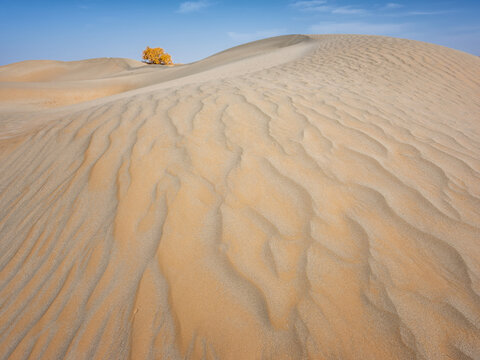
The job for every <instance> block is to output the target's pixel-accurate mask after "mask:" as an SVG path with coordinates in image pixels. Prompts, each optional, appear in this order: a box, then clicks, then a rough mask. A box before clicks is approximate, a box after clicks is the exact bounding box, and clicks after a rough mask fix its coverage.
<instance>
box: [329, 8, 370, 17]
mask: <svg viewBox="0 0 480 360" xmlns="http://www.w3.org/2000/svg"><path fill="white" fill-rule="evenodd" d="M366 12H367V11H366V10H365V9H357V8H353V7H351V6H341V7H337V8H334V9H332V14H342V15H349V14H365V13H366Z"/></svg>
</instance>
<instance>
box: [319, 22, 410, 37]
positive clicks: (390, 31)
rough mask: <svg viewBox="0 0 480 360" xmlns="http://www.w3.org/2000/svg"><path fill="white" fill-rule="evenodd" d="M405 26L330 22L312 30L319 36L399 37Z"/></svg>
mask: <svg viewBox="0 0 480 360" xmlns="http://www.w3.org/2000/svg"><path fill="white" fill-rule="evenodd" d="M404 27H405V25H404V24H370V23H361V22H348V23H336V22H329V23H323V24H317V25H312V26H311V27H310V30H311V31H312V32H313V33H317V34H362V35H398V34H399V33H400V32H402V31H403V29H404Z"/></svg>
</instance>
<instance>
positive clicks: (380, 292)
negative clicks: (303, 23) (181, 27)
mask: <svg viewBox="0 0 480 360" xmlns="http://www.w3.org/2000/svg"><path fill="white" fill-rule="evenodd" d="M87 100H88V101H87ZM479 295H480V58H478V57H475V56H473V55H469V54H466V53H462V52H459V51H455V50H452V49H448V48H445V47H441V46H437V45H432V44H428V43H422V42H416V41H410V40H403V39H396V38H388V37H375V36H360V35H322V36H320V35H319V36H301V35H298V36H284V37H277V38H272V39H266V40H262V41H259V42H254V43H250V44H246V45H242V46H240V47H237V48H233V49H230V50H227V51H225V52H222V53H219V54H216V55H213V56H211V57H209V58H207V59H205V60H202V61H199V62H197V63H193V64H187V65H180V66H175V67H161V66H147V65H145V64H142V63H139V62H136V61H133V60H128V59H92V60H85V61H78V62H68V63H65V62H57V61H29V62H22V63H17V64H12V65H7V66H2V67H0V359H27V358H28V359H129V358H131V359H260V358H265V359H306V358H309V359H480V296H479Z"/></svg>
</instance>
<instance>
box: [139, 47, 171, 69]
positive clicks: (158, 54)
mask: <svg viewBox="0 0 480 360" xmlns="http://www.w3.org/2000/svg"><path fill="white" fill-rule="evenodd" d="M142 58H143V60H145V62H146V63H147V64H161V65H171V64H173V62H172V57H171V56H170V55H168V54H167V53H166V52H164V51H163V49H162V48H159V47H157V48H151V47H149V46H147V48H146V49H145V50H143V56H142Z"/></svg>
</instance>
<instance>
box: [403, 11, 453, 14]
mask: <svg viewBox="0 0 480 360" xmlns="http://www.w3.org/2000/svg"><path fill="white" fill-rule="evenodd" d="M451 12H452V11H448V10H440V11H410V12H409V13H408V15H440V14H448V13H451Z"/></svg>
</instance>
